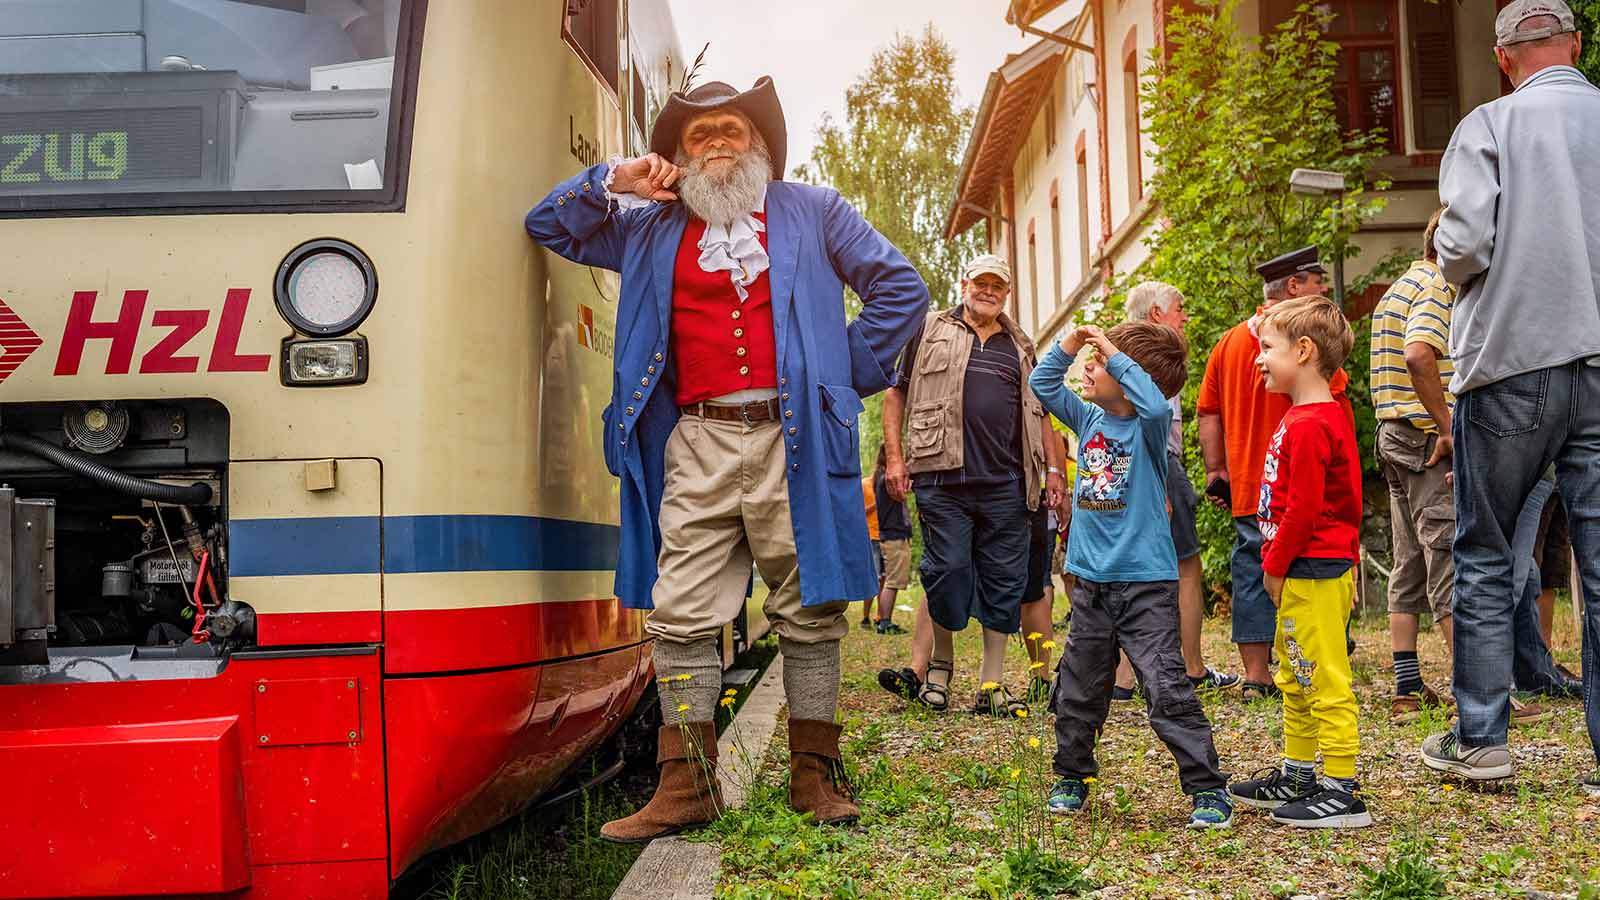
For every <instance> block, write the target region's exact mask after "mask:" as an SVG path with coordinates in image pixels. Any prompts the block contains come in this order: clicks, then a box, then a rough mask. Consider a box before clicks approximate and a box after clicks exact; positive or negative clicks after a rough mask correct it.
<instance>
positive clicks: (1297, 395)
mask: <svg viewBox="0 0 1600 900" xmlns="http://www.w3.org/2000/svg"><path fill="white" fill-rule="evenodd" d="M1259 331H1260V335H1261V354H1260V356H1258V357H1256V365H1257V366H1258V367H1259V368H1260V369H1261V374H1262V376H1263V377H1264V378H1265V379H1266V386H1267V390H1269V391H1272V392H1274V393H1280V394H1288V395H1289V399H1290V400H1291V401H1292V402H1293V404H1294V405H1293V406H1291V407H1290V409H1289V411H1288V412H1287V413H1285V414H1284V417H1283V422H1282V424H1280V425H1279V426H1278V430H1277V431H1276V432H1275V433H1274V434H1273V436H1272V441H1271V443H1270V444H1269V445H1268V447H1267V459H1266V468H1265V470H1264V471H1263V473H1262V478H1261V502H1260V505H1259V508H1258V510H1257V516H1258V517H1259V519H1260V525H1261V534H1262V537H1263V538H1264V541H1263V543H1262V547H1261V568H1262V571H1263V572H1264V573H1265V581H1266V588H1267V595H1268V596H1269V597H1270V598H1271V599H1272V605H1273V606H1275V607H1277V608H1278V627H1277V638H1276V642H1277V651H1278V671H1277V674H1276V675H1275V676H1274V677H1273V681H1274V682H1276V683H1277V685H1278V688H1279V689H1280V690H1281V691H1283V742H1284V756H1283V766H1282V768H1281V769H1274V770H1272V771H1271V772H1270V773H1268V774H1267V775H1266V777H1263V778H1256V779H1252V780H1250V781H1243V782H1239V783H1238V784H1234V785H1231V786H1230V787H1229V788H1228V792H1229V793H1230V794H1231V795H1232V796H1233V798H1234V799H1235V800H1236V801H1237V802H1239V803H1243V804H1244V805H1246V806H1254V807H1257V808H1261V809H1270V810H1272V818H1273V820H1274V821H1276V822H1281V823H1283V824H1285V825H1293V826H1297V827H1300V828H1362V827H1365V826H1367V825H1371V824H1372V817H1371V816H1370V815H1369V814H1368V812H1367V806H1366V803H1365V801H1363V800H1362V799H1361V797H1360V796H1359V794H1358V791H1357V785H1356V753H1357V750H1358V749H1359V746H1360V738H1359V735H1358V733H1357V731H1356V716H1357V708H1356V695H1355V692H1354V691H1353V690H1351V687H1350V656H1349V653H1348V651H1347V649H1346V646H1345V625H1346V623H1347V622H1348V621H1349V618H1350V610H1351V607H1352V604H1353V601H1354V599H1355V580H1354V577H1353V570H1354V568H1355V564H1356V558H1357V554H1358V553H1360V546H1361V461H1360V459H1359V457H1358V456H1357V454H1356V436H1355V430H1354V428H1353V427H1352V425H1351V422H1350V415H1349V413H1347V412H1346V411H1345V409H1344V407H1343V406H1342V405H1341V404H1339V403H1338V402H1336V401H1335V400H1334V398H1333V393H1332V392H1331V391H1330V390H1329V388H1328V380H1329V379H1330V378H1332V377H1333V375H1334V373H1335V372H1337V371H1339V364H1340V363H1341V362H1343V361H1344V358H1345V357H1346V356H1348V355H1349V354H1350V347H1351V345H1352V344H1353V343H1354V342H1355V336H1354V335H1353V334H1352V333H1351V331H1350V323H1349V322H1347V321H1345V317H1344V313H1343V311H1341V310H1340V309H1339V307H1338V306H1336V305H1334V304H1333V303H1332V302H1331V301H1329V300H1328V299H1326V298H1324V297H1306V298H1297V299H1294V300H1288V301H1285V302H1283V303H1279V304H1278V305H1276V306H1274V307H1273V308H1272V309H1271V310H1269V311H1268V312H1267V313H1266V315H1265V317H1264V318H1263V319H1262V320H1261V323H1260V326H1259ZM1319 752H1320V753H1321V754H1322V769H1323V778H1322V780H1321V781H1320V782H1319V781H1318V780H1317V777H1316V760H1317V754H1318V753H1319Z"/></svg>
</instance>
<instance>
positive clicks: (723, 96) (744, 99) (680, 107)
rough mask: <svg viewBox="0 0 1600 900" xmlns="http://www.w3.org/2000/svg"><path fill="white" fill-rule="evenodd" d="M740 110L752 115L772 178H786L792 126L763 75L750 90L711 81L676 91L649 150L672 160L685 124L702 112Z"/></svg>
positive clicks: (654, 128)
mask: <svg viewBox="0 0 1600 900" xmlns="http://www.w3.org/2000/svg"><path fill="white" fill-rule="evenodd" d="M719 109H737V110H738V111H740V112H742V113H744V114H745V115H746V116H748V117H749V118H750V121H751V123H753V124H754V125H755V127H756V130H757V131H759V132H761V139H762V140H764V141H766V143H767V153H768V154H769V155H770V156H771V157H772V177H773V179H774V180H776V181H782V180H783V172H784V163H785V161H786V157H787V156H788V154H789V129H788V127H787V126H786V125H785V124H784V121H783V105H782V104H780V103H779V102H778V89H777V88H776V87H773V84H772V78H771V77H770V76H767V75H763V76H761V77H760V78H757V79H756V83H755V85H754V86H752V87H751V88H750V90H748V91H745V92H743V93H740V92H739V90H738V89H737V88H735V87H734V86H733V85H731V84H725V83H723V82H721V81H710V82H707V83H705V84H702V85H700V86H699V87H697V88H695V89H694V90H692V91H690V92H688V93H687V94H685V93H681V92H674V93H673V94H672V96H670V97H668V98H667V105H666V106H663V107H662V108H661V114H660V115H658V116H656V121H655V125H653V126H652V127H651V128H650V151H651V152H652V153H659V154H660V155H661V156H663V157H664V158H666V159H669V160H670V159H672V158H673V157H674V156H676V155H677V153H678V139H679V137H680V136H681V135H682V134H683V126H684V123H686V122H688V121H689V120H690V119H692V118H694V117H695V116H697V115H700V114H701V113H708V112H712V111H714V110H719Z"/></svg>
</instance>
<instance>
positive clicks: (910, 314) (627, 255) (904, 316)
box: [527, 165, 928, 609]
mask: <svg viewBox="0 0 1600 900" xmlns="http://www.w3.org/2000/svg"><path fill="white" fill-rule="evenodd" d="M607 171H608V167H607V166H605V165H599V166H595V167H593V168H591V169H588V170H586V171H584V172H581V173H579V174H578V175H577V176H576V177H574V178H572V179H569V180H568V181H565V182H563V183H561V184H559V185H557V186H556V189H555V190H553V191H551V192H550V195H549V196H547V197H545V198H544V200H542V201H540V203H539V205H538V206H535V207H534V208H533V209H532V210H531V211H530V212H529V213H528V218H527V229H528V234H530V235H532V236H533V239H534V240H535V241H537V242H538V243H539V244H541V245H543V246H545V247H548V248H549V249H551V250H553V251H555V252H556V253H559V254H561V255H562V256H564V257H566V258H567V259H570V260H572V261H573V262H577V263H581V264H583V265H586V266H594V267H598V268H605V269H611V270H614V271H617V272H620V273H622V291H621V297H620V298H619V299H618V302H617V347H616V355H615V360H614V363H615V364H614V367H613V369H612V382H611V403H610V404H609V405H608V406H606V408H605V412H604V413H603V419H604V421H605V435H606V438H605V442H604V446H605V457H606V467H607V468H608V469H610V470H611V473H612V474H613V475H616V476H618V477H619V478H620V479H621V480H622V536H621V548H620V550H619V556H618V561H617V579H616V592H617V596H618V597H619V598H621V600H622V603H623V605H625V606H629V607H633V608H636V609H648V608H650V607H651V606H652V604H651V600H650V592H651V588H652V587H653V586H654V585H655V581H656V557H657V555H658V553H659V551H660V548H661V532H660V528H659V525H658V523H657V517H658V515H659V513H660V511H661V491H662V483H663V480H664V461H663V457H664V453H665V449H666V443H667V437H668V436H669V435H670V434H671V433H672V428H673V426H674V425H675V424H676V423H677V421H678V408H677V406H676V405H675V404H674V402H673V395H674V388H675V386H674V383H673V368H674V366H673V363H672V360H671V359H670V358H669V355H668V354H669V352H670V350H669V342H668V336H669V329H668V322H669V321H670V319H669V316H670V314H671V311H672V272H673V264H674V261H675V259H676V256H677V252H678V245H679V243H680V242H681V241H682V239H683V231H684V226H685V225H686V224H687V222H688V213H687V212H686V211H685V210H684V207H683V204H681V203H658V204H652V205H650V206H648V207H644V208H641V209H634V210H628V211H622V210H620V209H618V208H616V207H615V206H614V205H612V204H609V203H608V202H607V201H606V196H605V187H604V181H605V176H606V173H607ZM766 213H767V254H768V256H769V258H770V259H771V267H770V269H769V270H768V277H769V280H770V283H771V286H772V312H773V331H774V337H775V338H776V340H777V351H778V385H779V387H778V389H779V391H780V399H781V401H782V406H783V415H784V426H785V430H786V431H787V429H788V428H791V427H792V428H794V429H795V433H794V435H793V436H790V437H789V438H788V441H787V445H786V446H787V448H788V457H789V458H788V460H787V462H788V468H789V472H788V476H789V511H790V518H791V519H792V520H793V523H794V537H795V544H796V546H797V548H798V551H799V559H800V594H801V603H802V604H803V605H805V606H816V605H818V604H822V603H829V602H832V601H836V600H859V599H863V598H866V597H869V596H872V595H873V594H874V593H876V592H877V589H878V585H877V582H876V580H875V579H874V577H873V574H872V571H873V569H872V562H871V558H870V556H869V554H870V553H871V551H872V548H871V544H870V542H869V540H868V538H867V525H866V517H865V512H864V510H863V508H862V501H861V482H860V479H861V459H860V442H861V438H860V435H859V432H858V431H857V424H856V420H857V418H858V417H859V416H860V414H861V411H862V409H863V407H862V403H861V398H862V397H866V396H870V395H872V394H875V393H877V392H878V391H881V390H883V389H884V388H887V387H889V386H890V385H891V384H893V383H894V361H895V357H896V356H897V355H898V354H899V352H900V349H901V348H902V347H904V346H905V344H906V342H907V341H908V340H910V338H911V335H912V333H913V332H914V331H915V330H916V329H917V328H918V327H920V326H921V324H922V321H923V317H924V315H925V314H926V311H927V308H928V288H927V285H925V284H923V282H922V278H921V276H919V275H918V274H917V271H916V269H914V268H912V266H911V264H910V263H909V262H908V261H907V260H906V258H905V256H903V255H902V254H901V253H900V251H898V250H896V249H895V248H894V245H892V244H890V243H889V241H888V240H886V239H885V238H884V237H883V235H881V234H879V233H878V232H877V231H876V230H874V229H873V227H872V226H871V225H868V224H867V222H866V220H865V219H863V218H862V217H861V215H860V214H859V213H857V212H856V211H855V209H853V208H852V207H851V206H850V204H848V203H846V202H845V201H844V200H843V199H842V198H841V197H840V196H839V194H838V192H837V191H833V190H829V189H827V188H819V187H812V186H809V185H802V184H794V183H790V182H786V181H774V182H772V183H771V184H770V185H768V187H767V208H766ZM847 284H848V285H849V286H850V288H851V289H852V290H854V291H855V292H856V294H857V296H859V297H860V298H861V299H862V311H861V314H860V315H859V316H857V317H856V319H855V321H853V322H850V323H849V324H848V325H847V324H846V323H845V318H844V286H845V285H847Z"/></svg>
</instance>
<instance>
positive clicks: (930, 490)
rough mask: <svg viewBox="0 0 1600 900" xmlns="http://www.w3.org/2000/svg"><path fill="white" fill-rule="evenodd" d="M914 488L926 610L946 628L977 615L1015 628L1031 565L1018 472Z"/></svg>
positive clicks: (997, 626) (995, 625) (992, 624)
mask: <svg viewBox="0 0 1600 900" xmlns="http://www.w3.org/2000/svg"><path fill="white" fill-rule="evenodd" d="M916 493H917V512H918V519H920V520H921V522H922V562H921V563H920V564H919V565H918V567H917V571H918V573H919V574H920V575H921V576H922V587H923V590H925V591H926V592H927V598H928V600H927V608H928V615H929V616H930V617H931V618H932V619H933V621H934V622H935V623H937V624H938V625H939V626H940V627H942V628H947V629H949V630H951V631H960V630H962V629H963V628H966V627H967V622H968V621H970V620H972V619H977V620H978V621H979V622H980V623H982V625H983V627H984V628H987V629H990V630H991V631H999V632H1002V633H1004V634H1016V633H1017V631H1018V630H1019V629H1020V628H1021V626H1022V593H1023V587H1024V585H1023V577H1024V574H1025V573H1026V572H1027V569H1028V533H1029V532H1028V504H1027V501H1026V500H1025V499H1024V497H1023V488H1022V482H1021V480H1020V479H1018V480H1014V481H1010V482H1006V483H1004V484H959V485H939V486H933V485H929V486H924V487H919V488H917V489H916Z"/></svg>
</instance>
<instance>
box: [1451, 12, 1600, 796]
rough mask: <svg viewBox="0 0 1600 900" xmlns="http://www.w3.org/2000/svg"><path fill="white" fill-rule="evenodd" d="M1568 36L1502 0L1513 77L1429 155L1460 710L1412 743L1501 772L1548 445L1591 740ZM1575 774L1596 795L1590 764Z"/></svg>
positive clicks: (1463, 765)
mask: <svg viewBox="0 0 1600 900" xmlns="http://www.w3.org/2000/svg"><path fill="white" fill-rule="evenodd" d="M1581 42H1582V39H1581V37H1580V36H1579V35H1578V33H1577V30H1576V26H1575V23H1574V20H1573V15H1572V11H1571V10H1570V9H1569V8H1568V7H1567V5H1566V3H1564V2H1563V0H1515V2H1513V3H1511V4H1510V5H1509V6H1507V7H1506V8H1505V9H1504V10H1502V11H1501V13H1500V14H1499V16H1497V17H1496V19H1495V44H1496V45H1495V51H1494V52H1495V59H1496V61H1497V62H1498V63H1499V65H1500V69H1501V70H1502V71H1504V72H1505V73H1506V75H1507V77H1509V78H1510V79H1511V83H1512V84H1513V85H1514V86H1515V87H1516V90H1514V91H1513V92H1512V93H1511V94H1510V95H1508V96H1505V97H1501V98H1500V99H1498V100H1495V101H1494V102H1492V103H1486V104H1484V105H1483V106H1480V107H1478V108H1477V109H1475V110H1473V111H1472V112H1471V113H1470V114H1469V115H1468V116H1467V117H1466V118H1465V119H1463V120H1462V121H1461V124H1460V125H1459V126H1457V128H1456V133H1455V135H1454V137H1452V138H1451V139H1450V146H1449V148H1448V149H1447V150H1446V151H1445V155H1444V160H1443V162H1442V164H1441V166H1440V172H1439V196H1440V199H1441V200H1442V201H1443V202H1444V204H1445V205H1446V206H1447V207H1448V209H1447V211H1446V212H1445V214H1444V217H1443V218H1442V220H1441V221H1440V223H1439V228H1438V231H1437V232H1436V233H1435V235H1434V242H1435V245H1436V247H1437V250H1438V254H1439V265H1440V267H1441V268H1442V269H1443V271H1444V275H1445V278H1446V279H1448V280H1449V281H1450V282H1451V283H1453V284H1457V285H1460V286H1461V294H1460V297H1459V298H1458V299H1457V301H1456V306H1455V314H1454V318H1453V321H1452V322H1451V334H1450V355H1451V356H1452V357H1453V358H1454V359H1455V369H1456V371H1455V377H1454V379H1453V380H1452V381H1451V383H1450V389H1451V391H1453V392H1454V393H1455V395H1456V397H1457V398H1458V402H1457V406H1456V416H1455V421H1454V442H1455V465H1454V469H1455V495H1456V540H1455V566H1456V583H1455V601H1454V617H1455V643H1456V655H1455V692H1456V698H1457V701H1458V703H1459V706H1460V720H1459V722H1458V723H1457V725H1456V728H1455V730H1454V731H1451V732H1446V733H1444V734H1438V735H1434V736H1433V737H1430V738H1428V740H1427V741H1425V742H1424V743H1423V746H1422V758H1423V762H1424V763H1426V764H1427V765H1428V766H1429V767H1430V768H1433V769H1436V770H1439V771H1442V772H1451V773H1454V774H1458V775H1462V776H1465V777H1468V778H1473V779H1495V778H1506V777H1509V776H1510V775H1511V774H1512V766H1511V756H1510V753H1509V751H1508V749H1507V747H1506V725H1507V715H1508V708H1509V701H1510V696H1509V692H1508V686H1509V685H1510V684H1511V683H1512V660H1513V610H1514V601H1515V599H1516V596H1515V593H1514V592H1513V590H1512V566H1513V557H1514V554H1513V552H1512V550H1511V542H1512V536H1513V534H1514V533H1515V529H1516V523H1517V516H1518V513H1519V512H1520V511H1521V510H1522V507H1523V503H1524V501H1525V500H1526V499H1527V498H1528V496H1529V494H1530V493H1531V492H1532V491H1533V489H1534V486H1535V484H1536V483H1537V482H1538V480H1539V476H1540V474H1541V473H1542V472H1543V471H1544V470H1545V468H1546V467H1547V466H1549V465H1550V464H1551V463H1552V462H1554V463H1555V465H1556V472H1557V478H1558V481H1559V483H1560V486H1561V493H1562V494H1563V496H1565V497H1568V498H1570V504H1571V505H1570V507H1569V513H1570V515H1571V525H1572V538H1573V545H1574V547H1575V548H1576V550H1577V557H1578V562H1579V565H1580V566H1581V568H1582V574H1583V584H1584V594H1585V595H1586V599H1587V600H1588V603H1587V604H1586V607H1587V613H1586V615H1585V622H1584V662H1583V681H1584V698H1585V711H1586V717H1587V721H1588V728H1589V738H1590V741H1591V742H1592V743H1593V744H1594V745H1595V746H1596V747H1597V748H1600V666H1597V665H1596V657H1597V651H1596V648H1597V647H1600V542H1597V539H1600V150H1597V148H1600V89H1597V88H1596V87H1595V86H1594V85H1592V84H1590V83H1589V82H1588V80H1586V79H1585V78H1584V77H1583V75H1582V74H1581V73H1579V72H1578V70H1577V69H1576V68H1574V67H1573V64H1574V63H1575V62H1576V61H1577V59H1578V54H1579V52H1580V49H1581ZM1597 752H1600V750H1597ZM1597 760H1600V757H1597ZM1583 786H1584V789H1585V790H1587V791H1588V792H1589V793H1591V794H1596V795H1600V772H1596V773H1594V774H1591V775H1590V776H1589V777H1588V778H1587V779H1585V781H1584V783H1583Z"/></svg>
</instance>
